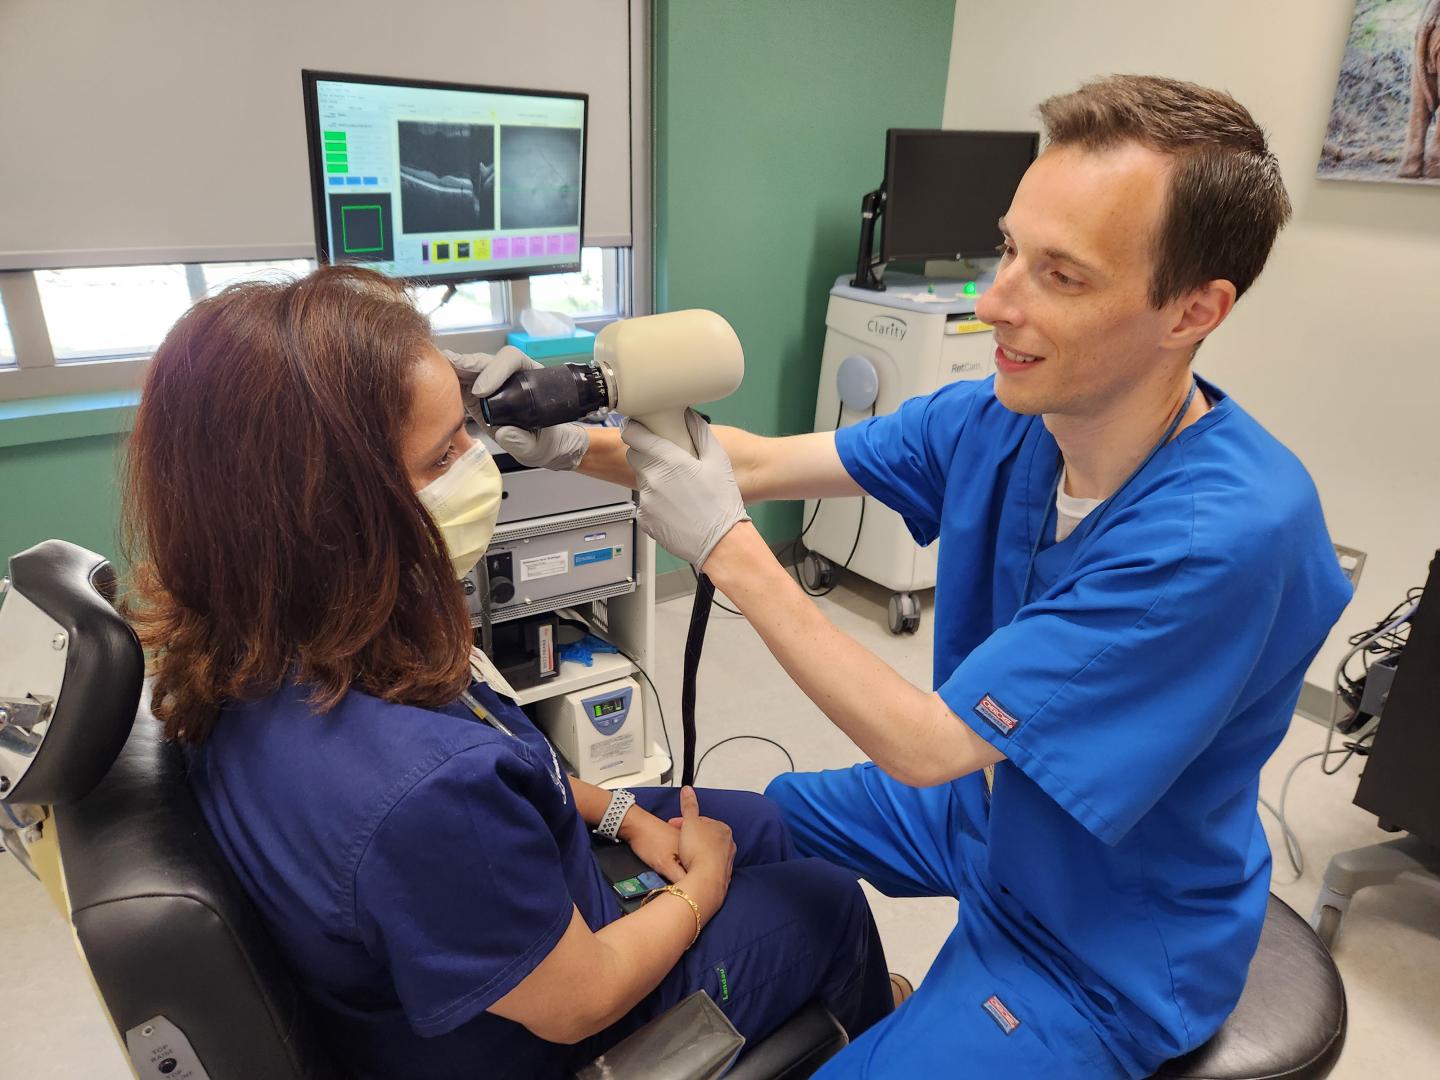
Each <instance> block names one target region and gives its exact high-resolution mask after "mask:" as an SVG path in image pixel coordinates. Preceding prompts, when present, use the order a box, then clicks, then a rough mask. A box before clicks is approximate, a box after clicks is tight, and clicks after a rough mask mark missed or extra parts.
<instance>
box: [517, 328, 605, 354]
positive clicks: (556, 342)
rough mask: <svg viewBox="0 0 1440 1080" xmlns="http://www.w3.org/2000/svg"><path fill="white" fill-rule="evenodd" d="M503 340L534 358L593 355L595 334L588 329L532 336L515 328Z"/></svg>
mask: <svg viewBox="0 0 1440 1080" xmlns="http://www.w3.org/2000/svg"><path fill="white" fill-rule="evenodd" d="M505 340H506V341H508V342H509V343H510V344H511V345H514V346H515V347H516V348H517V349H519V350H520V351H521V352H523V353H524V354H525V355H526V356H529V357H531V358H533V359H535V360H545V359H548V358H549V357H552V356H593V355H594V353H595V335H594V334H592V333H591V332H590V331H589V330H576V331H575V332H574V333H573V334H562V335H560V336H559V337H534V336H532V335H530V334H527V333H525V332H524V331H523V330H517V331H515V332H513V333H511V334H509V335H507V337H506V339H505Z"/></svg>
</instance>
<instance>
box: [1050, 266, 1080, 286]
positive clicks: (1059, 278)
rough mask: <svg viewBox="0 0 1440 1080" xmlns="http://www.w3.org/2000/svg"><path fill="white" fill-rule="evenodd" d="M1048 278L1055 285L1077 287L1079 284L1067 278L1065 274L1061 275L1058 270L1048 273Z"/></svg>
mask: <svg viewBox="0 0 1440 1080" xmlns="http://www.w3.org/2000/svg"><path fill="white" fill-rule="evenodd" d="M1050 276H1051V277H1052V278H1053V279H1054V280H1055V283H1056V284H1057V285H1078V284H1080V283H1079V282H1078V281H1076V280H1075V279H1074V278H1072V277H1070V276H1068V275H1066V274H1062V273H1061V272H1060V271H1059V270H1052V271H1050Z"/></svg>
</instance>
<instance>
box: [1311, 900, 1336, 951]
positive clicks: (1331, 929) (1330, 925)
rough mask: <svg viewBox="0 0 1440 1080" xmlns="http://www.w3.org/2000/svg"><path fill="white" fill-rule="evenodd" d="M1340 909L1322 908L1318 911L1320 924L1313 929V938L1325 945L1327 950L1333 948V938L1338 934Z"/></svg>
mask: <svg viewBox="0 0 1440 1080" xmlns="http://www.w3.org/2000/svg"><path fill="white" fill-rule="evenodd" d="M1340 914H1341V913H1340V909H1339V908H1333V907H1329V906H1326V907H1322V908H1321V909H1320V922H1319V924H1318V925H1317V926H1316V927H1315V936H1316V937H1318V938H1319V939H1320V940H1321V941H1323V942H1324V943H1325V947H1326V948H1327V949H1331V948H1334V946H1335V937H1336V935H1337V934H1339V933H1340Z"/></svg>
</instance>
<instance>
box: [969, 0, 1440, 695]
mask: <svg viewBox="0 0 1440 1080" xmlns="http://www.w3.org/2000/svg"><path fill="white" fill-rule="evenodd" d="M1351 11H1352V2H1351V0H1210V2H1209V3H1207V4H1203V5H1201V4H1189V3H1182V2H1180V0H1095V2H1093V3H1088V4H1077V3H1073V2H1072V0H1012V2H1011V3H1009V4H999V3H993V2H992V3H981V2H979V0H958V3H957V4H956V11H955V30H954V38H953V42H952V47H951V52H950V76H949V85H948V87H947V91H946V96H945V114H944V125H945V126H946V127H947V128H1025V127H1029V128H1034V127H1036V126H1037V125H1038V119H1037V118H1036V115H1035V106H1036V105H1037V104H1038V103H1039V102H1040V101H1041V100H1043V99H1044V98H1045V97H1047V96H1049V95H1050V94H1053V93H1057V92H1062V91H1066V90H1070V89H1074V88H1075V87H1076V86H1077V85H1078V84H1079V83H1080V82H1082V81H1084V80H1085V79H1087V78H1091V77H1094V76H1097V75H1105V74H1110V73H1114V72H1133V73H1144V74H1157V75H1167V76H1172V77H1175V78H1181V79H1189V80H1192V81H1195V82H1199V83H1204V84H1207V85H1210V86H1216V87H1220V88H1222V89H1225V90H1227V91H1229V92H1230V93H1232V94H1234V95H1235V97H1236V98H1238V99H1239V100H1240V101H1241V102H1242V103H1243V104H1244V105H1245V106H1246V107H1247V108H1249V109H1250V111H1251V113H1252V114H1253V115H1254V116H1255V118H1256V119H1257V120H1258V121H1259V122H1260V124H1261V125H1262V126H1263V127H1264V128H1265V130H1266V131H1267V132H1268V134H1269V136H1270V141H1271V146H1272V148H1273V149H1274V151H1275V153H1276V154H1277V155H1278V157H1279V159H1280V165H1281V168H1282V171H1283V174H1284V176H1285V180H1286V184H1287V187H1288V188H1289V191H1290V197H1291V200H1292V201H1293V203H1294V206H1295V217H1294V220H1293V221H1292V222H1291V224H1290V226H1289V227H1288V228H1287V229H1286V230H1285V231H1284V232H1283V233H1281V235H1280V239H1279V241H1278V242H1277V244H1276V247H1275V251H1274V253H1273V254H1272V255H1271V258H1270V262H1269V265H1268V266H1267V268H1266V270H1265V273H1264V274H1263V275H1262V276H1261V278H1260V280H1259V282H1258V283H1257V284H1256V285H1255V287H1254V288H1253V289H1252V290H1251V291H1250V292H1249V293H1248V294H1246V296H1245V298H1244V299H1242V300H1241V302H1240V304H1239V306H1238V307H1237V308H1236V310H1235V312H1234V314H1233V315H1232V316H1231V318H1230V320H1229V321H1228V323H1227V324H1226V325H1225V326H1224V327H1223V328H1222V329H1221V330H1220V331H1219V332H1218V333H1217V334H1216V335H1215V336H1214V337H1213V338H1211V339H1210V340H1209V341H1207V342H1206V344H1205V347H1204V348H1203V350H1202V351H1201V353H1200V356H1199V358H1198V360H1197V363H1196V368H1197V370H1198V371H1199V372H1200V373H1201V374H1203V375H1205V376H1206V377H1207V378H1210V379H1212V380H1214V381H1215V382H1216V383H1218V384H1219V385H1220V386H1222V387H1224V388H1225V390H1226V391H1228V392H1229V393H1230V394H1232V395H1233V396H1234V397H1235V399H1236V400H1237V401H1239V402H1240V403H1241V404H1242V405H1243V406H1244V407H1245V408H1246V409H1248V410H1249V411H1250V412H1251V413H1252V414H1253V415H1255V416H1256V417H1257V418H1259V420H1260V421H1261V422H1262V423H1263V424H1265V426H1266V427H1267V428H1269V430H1270V431H1271V432H1273V433H1274V434H1275V435H1276V436H1277V437H1278V438H1279V439H1281V441H1283V442H1284V443H1285V444H1286V445H1288V446H1289V447H1290V448H1291V449H1292V450H1293V451H1295V453H1296V454H1298V455H1299V456H1300V458H1301V460H1302V461H1304V462H1305V464H1306V465H1307V466H1308V467H1309V469H1310V472H1311V475H1313V476H1314V478H1315V482H1316V484H1317V486H1318V487H1319V489H1320V496H1321V499H1322V501H1323V503H1324V507H1325V515H1326V518H1327V520H1328V522H1329V525H1330V532H1331V535H1332V537H1333V538H1334V540H1335V541H1336V542H1337V543H1341V544H1346V545H1349V546H1351V547H1357V548H1360V549H1362V550H1363V551H1365V552H1367V553H1368V554H1369V561H1368V562H1367V564H1366V566H1365V571H1364V575H1363V577H1362V579H1361V582H1360V588H1359V590H1358V591H1357V593H1356V596H1355V599H1354V600H1353V601H1352V602H1351V604H1350V607H1349V608H1348V609H1347V610H1346V612H1345V613H1344V615H1342V616H1341V618H1340V622H1339V624H1338V625H1337V626H1336V628H1335V630H1334V631H1333V632H1332V633H1331V635H1330V639H1329V641H1327V642H1326V645H1325V648H1324V649H1322V650H1321V653H1320V655H1319V657H1317V659H1316V662H1315V664H1314V665H1313V666H1312V667H1311V670H1310V675H1309V680H1310V681H1311V682H1313V683H1316V684H1317V685H1320V686H1323V687H1325V688H1327V689H1328V688H1329V686H1330V680H1331V671H1332V670H1333V668H1334V665H1335V664H1336V662H1338V660H1339V657H1340V655H1341V654H1342V652H1343V648H1344V638H1345V637H1346V636H1348V635H1349V634H1351V633H1353V632H1354V631H1356V630H1359V629H1363V628H1365V627H1367V626H1368V625H1369V624H1371V623H1373V622H1374V621H1375V620H1377V619H1378V618H1380V616H1382V615H1384V614H1385V612H1386V611H1388V610H1389V609H1390V607H1391V606H1392V605H1394V604H1396V603H1398V602H1399V601H1400V600H1401V599H1402V598H1403V596H1404V593H1405V590H1406V588H1407V587H1408V586H1410V585H1416V584H1421V583H1423V582H1424V580H1425V574H1426V569H1427V566H1428V564H1429V560H1430V557H1431V556H1432V555H1433V554H1434V553H1435V551H1436V549H1437V548H1440V185H1437V186H1433V187H1424V186H1417V185H1408V186H1407V185H1400V184H1374V183H1357V182H1337V181H1332V180H1326V181H1320V180H1317V179H1316V178H1315V164H1316V162H1317V160H1318V159H1319V154H1320V144H1321V141H1322V138H1323V136H1324V134H1325V127H1326V120H1327V118H1328V116H1329V110H1330V100H1331V96H1332V94H1333V92H1334V88H1335V77H1336V74H1337V72H1338V71H1339V67H1340V57H1341V54H1342V53H1343V51H1344V46H1345V39H1346V36H1347V32H1348V30H1349V25H1350V15H1351ZM1220 629H1221V628H1218V627H1217V632H1218V631H1220Z"/></svg>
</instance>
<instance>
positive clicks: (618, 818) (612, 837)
mask: <svg viewBox="0 0 1440 1080" xmlns="http://www.w3.org/2000/svg"><path fill="white" fill-rule="evenodd" d="M634 805H635V796H634V794H633V793H631V792H629V791H626V790H625V789H624V788H620V789H618V790H616V791H614V792H612V793H611V795H610V805H609V806H607V807H606V808H605V814H604V816H603V817H601V818H600V824H599V825H596V826H595V830H594V831H595V835H596V836H603V837H604V838H605V839H606V840H609V841H610V842H611V843H615V844H618V843H619V842H620V822H622V821H624V820H625V812H626V811H627V810H629V809H630V807H632V806H634Z"/></svg>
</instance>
